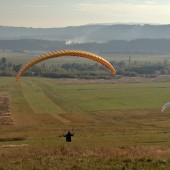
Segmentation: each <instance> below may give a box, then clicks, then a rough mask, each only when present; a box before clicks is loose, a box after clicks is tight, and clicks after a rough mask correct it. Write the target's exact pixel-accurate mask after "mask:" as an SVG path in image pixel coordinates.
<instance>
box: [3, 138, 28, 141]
mask: <svg viewBox="0 0 170 170" xmlns="http://www.w3.org/2000/svg"><path fill="white" fill-rule="evenodd" d="M23 140H26V138H23V137H14V138H0V142H7V141H23Z"/></svg>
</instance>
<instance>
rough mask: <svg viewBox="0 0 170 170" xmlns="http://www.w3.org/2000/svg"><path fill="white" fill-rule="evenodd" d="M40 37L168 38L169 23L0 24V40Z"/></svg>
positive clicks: (70, 40)
mask: <svg viewBox="0 0 170 170" xmlns="http://www.w3.org/2000/svg"><path fill="white" fill-rule="evenodd" d="M16 39H17V40H18V39H42V40H54V41H66V43H67V44H72V43H86V42H106V41H112V40H127V41H130V40H135V39H170V25H149V24H146V25H137V24H136V25H124V24H117V25H115V24H114V25H102V24H101V25H83V26H70V27H63V28H26V27H7V26H0V40H16Z"/></svg>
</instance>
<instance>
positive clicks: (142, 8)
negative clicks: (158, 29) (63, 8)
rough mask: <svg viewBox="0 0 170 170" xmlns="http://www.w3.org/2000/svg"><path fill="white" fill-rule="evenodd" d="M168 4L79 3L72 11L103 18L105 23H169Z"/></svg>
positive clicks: (147, 1)
mask: <svg viewBox="0 0 170 170" xmlns="http://www.w3.org/2000/svg"><path fill="white" fill-rule="evenodd" d="M169 9H170V4H163V3H159V4H158V3H156V2H153V1H152V0H146V1H143V2H137V1H133V0H131V1H126V2H124V3H123V2H118V1H116V2H113V1H112V2H107V3H106V2H105V3H104V2H98V3H94V2H89V3H79V4H77V5H75V6H74V10H75V11H78V12H82V13H84V14H88V15H91V16H95V17H96V19H97V18H99V17H100V18H105V19H106V20H107V21H108V20H110V21H116V22H119V21H120V22H126V21H127V22H132V21H134V22H154V23H169V22H170V10H169Z"/></svg>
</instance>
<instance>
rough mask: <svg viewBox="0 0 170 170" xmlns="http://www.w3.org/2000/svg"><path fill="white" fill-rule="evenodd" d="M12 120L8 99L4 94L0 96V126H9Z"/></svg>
mask: <svg viewBox="0 0 170 170" xmlns="http://www.w3.org/2000/svg"><path fill="white" fill-rule="evenodd" d="M11 124H13V119H12V117H11V111H10V106H9V98H8V96H7V95H6V94H0V125H11Z"/></svg>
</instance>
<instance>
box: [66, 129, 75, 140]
mask: <svg viewBox="0 0 170 170" xmlns="http://www.w3.org/2000/svg"><path fill="white" fill-rule="evenodd" d="M72 136H74V133H70V132H69V131H68V133H67V134H66V135H64V137H66V142H71V137H72Z"/></svg>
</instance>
